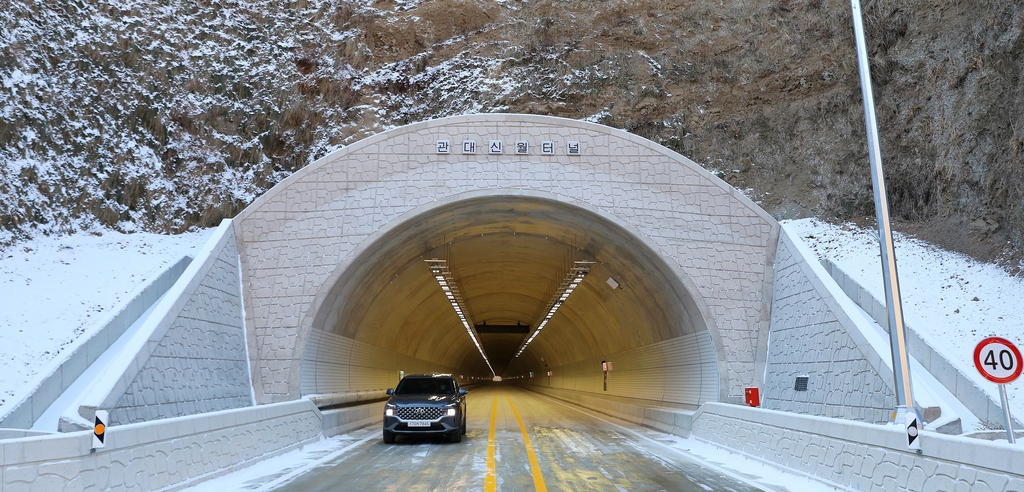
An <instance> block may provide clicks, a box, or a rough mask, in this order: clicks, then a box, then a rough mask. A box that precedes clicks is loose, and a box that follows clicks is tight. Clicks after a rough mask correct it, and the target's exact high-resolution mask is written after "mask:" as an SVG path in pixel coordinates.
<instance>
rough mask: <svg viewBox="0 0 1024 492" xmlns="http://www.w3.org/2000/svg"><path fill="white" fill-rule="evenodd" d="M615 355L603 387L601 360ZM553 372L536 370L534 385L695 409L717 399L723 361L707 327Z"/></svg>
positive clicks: (559, 367)
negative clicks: (703, 329)
mask: <svg viewBox="0 0 1024 492" xmlns="http://www.w3.org/2000/svg"><path fill="white" fill-rule="evenodd" d="M603 360H605V361H610V362H611V364H612V366H611V367H612V370H611V371H609V372H608V389H607V391H606V390H605V389H604V373H603V371H602V370H601V362H602V361H603ZM550 370H551V373H552V374H551V378H550V379H549V378H548V377H547V374H545V373H534V377H533V378H529V379H527V380H526V384H527V385H528V387H529V388H530V389H534V390H536V391H542V390H544V389H547V388H559V389H565V390H571V391H577V392H583V393H589V394H592V395H594V396H598V397H621V398H629V399H636V400H640V401H638V402H636V403H638V404H641V405H645V406H655V407H657V406H671V407H679V408H686V409H689V410H696V409H697V407H699V406H700V405H701V404H703V403H704V402H708V401H717V400H718V384H717V382H718V364H717V360H716V359H715V349H714V345H713V344H712V341H711V337H710V336H709V335H708V334H707V332H703V333H694V334H692V335H685V336H682V337H678V338H673V339H670V340H665V341H664V342H659V343H656V344H653V345H649V346H646V347H642V348H639V349H634V350H629V351H625V352H619V353H616V354H608V356H607V357H605V358H603V359H601V358H598V359H593V360H585V361H580V362H576V363H573V364H568V365H564V366H558V367H552V368H550Z"/></svg>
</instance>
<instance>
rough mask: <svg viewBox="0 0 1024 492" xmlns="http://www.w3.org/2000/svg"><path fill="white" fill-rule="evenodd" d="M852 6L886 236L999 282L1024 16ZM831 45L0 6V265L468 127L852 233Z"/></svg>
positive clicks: (739, 32)
mask: <svg viewBox="0 0 1024 492" xmlns="http://www.w3.org/2000/svg"><path fill="white" fill-rule="evenodd" d="M862 3H864V12H865V24H866V28H867V36H868V44H869V49H870V50H871V52H872V53H871V57H872V58H871V59H872V60H873V62H872V63H873V64H874V65H875V67H874V74H875V83H876V86H877V87H876V88H877V93H876V94H877V97H878V105H879V108H878V114H879V115H880V120H881V124H882V125H883V126H884V127H885V128H886V129H885V130H884V131H882V133H881V134H882V137H883V142H882V143H883V149H884V153H885V158H886V164H887V165H888V169H889V171H890V178H889V179H890V180H891V181H890V189H891V190H892V193H891V203H892V206H893V213H894V214H897V215H898V216H900V217H902V218H904V219H905V220H911V221H915V222H923V223H925V225H926V227H923V228H921V229H919V232H921V233H922V234H925V235H926V236H927V237H929V238H930V239H931V240H932V241H933V242H937V243H940V244H945V245H946V246H948V247H950V248H952V249H956V250H960V251H969V252H971V253H972V254H974V255H975V256H977V257H986V258H989V257H997V256H1004V257H1006V256H1009V257H1010V258H1008V259H1009V260H1013V261H1017V260H1019V259H1020V252H1021V251H1024V234H1022V232H1021V231H1022V230H1024V167H1021V166H1019V165H1017V164H1018V163H1019V162H1020V156H1021V152H1022V151H1024V143H1022V142H1024V126H1021V125H1018V124H1016V122H1017V121H1020V120H1021V119H1022V118H1024V104H1020V103H1021V100H1022V99H1021V98H1022V97H1024V81H1022V79H1021V77H1020V76H1019V74H1020V73H1021V68H1022V66H1024V59H1021V57H1019V56H1016V54H1019V53H1020V52H1021V50H1022V49H1024V35H1022V32H1024V31H1022V30H1021V28H1020V26H1021V25H1024V24H1022V22H1024V6H1022V5H1021V4H1020V2H973V3H972V4H971V5H970V6H969V7H965V8H958V9H956V13H955V14H953V13H952V12H953V11H951V10H949V8H948V5H946V3H944V2H931V1H928V0H909V1H900V2H895V1H894V0H880V1H872V2H862ZM851 25H852V21H851V17H850V4H849V2H847V1H844V0H780V1H777V2H776V1H773V2H760V1H753V0H739V1H734V2H670V1H665V0H600V1H591V0H528V1H527V0H332V1H327V0H297V1H290V2H280V1H271V0H247V1H238V0H215V1H212V2H193V1H185V0H167V1H160V2H153V1H148V0H96V1H89V2H68V1H66V0H39V1H27V0H11V1H9V2H5V4H4V6H3V8H0V248H3V247H5V246H7V245H10V244H12V243H13V242H16V241H18V240H20V239H24V238H27V237H36V236H39V235H42V234H52V233H65V232H71V231H75V230H82V229H86V228H88V227H89V226H90V225H91V224H94V223H98V224H100V225H102V226H104V227H108V228H114V229H117V230H121V231H126V232H130V231H148V232H181V231H185V230H189V229H190V228H192V227H196V226H198V227H209V226H213V225H216V224H218V223H219V222H220V220H221V219H222V218H224V217H230V216H233V215H234V214H235V213H237V212H238V211H239V210H241V209H242V208H243V207H244V206H245V205H247V204H248V203H250V202H251V201H252V200H253V199H254V198H255V197H256V196H259V195H260V194H261V193H262V192H264V191H266V190H267V189H269V188H270V187H271V186H273V185H274V184H275V183H277V182H279V181H280V180H281V179H283V178H284V177H285V176H288V175H289V174H291V173H292V172H294V171H295V170H296V169H299V168H301V167H302V166H305V165H306V164H308V163H310V162H312V161H314V160H315V159H317V158H319V157H322V156H324V155H325V154H327V153H328V152H330V151H331V150H333V149H336V148H338V147H339V146H342V145H346V144H348V143H351V142H354V141H356V140H358V139H360V138H363V137H366V136H369V135H372V134H375V133H379V132H381V131H383V130H386V129H389V128H393V127H395V126H400V125H404V124H407V123H411V122H415V121H421V120H426V119H430V118H437V117H443V116H450V115H455V114H465V113H476V112H517V113H532V114H546V115H553V116H562V117H567V118H574V119H588V120H590V121H595V122H598V123H602V124H606V125H609V126H613V127H616V128H621V129H625V130H627V131H630V132H632V133H635V134H637V135H640V136H642V137H645V138H649V139H651V140H653V141H656V142H658V143H661V144H663V145H665V146H667V147H669V148H671V149H673V150H676V151H678V152H680V153H681V154H683V155H685V156H687V157H689V158H691V159H693V160H694V161H696V162H698V163H700V164H701V165H703V166H705V167H706V168H708V169H709V170H711V171H713V172H715V173H717V174H718V175H719V176H721V177H722V178H723V179H725V180H726V181H728V182H729V183H730V184H732V185H734V186H736V187H737V188H739V189H742V190H746V192H747V193H748V194H750V195H751V196H753V197H754V198H755V199H756V200H758V202H759V203H760V204H761V205H762V206H764V208H765V209H766V210H768V211H769V212H770V213H772V215H773V216H775V217H777V218H797V217H806V216H811V215H819V216H828V217H860V216H871V215H872V204H873V202H872V195H871V187H870V177H869V174H868V166H867V165H866V161H867V158H866V150H865V148H866V147H865V145H864V137H863V132H864V126H863V124H862V120H861V117H862V114H863V112H862V108H861V106H860V104H861V99H860V88H859V84H858V78H857V73H856V62H855V57H854V53H853V44H852V29H851ZM951 226H953V227H958V228H960V229H963V228H967V229H968V230H969V231H970V234H968V235H960V236H952V235H949V234H945V233H944V232H945V231H947V230H948V228H949V227H951ZM961 226H962V227H961ZM946 242H948V243H949V244H947V243H946ZM1007 245H1009V249H1007V250H1006V251H1004V246H1007Z"/></svg>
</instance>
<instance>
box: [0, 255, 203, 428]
mask: <svg viewBox="0 0 1024 492" xmlns="http://www.w3.org/2000/svg"><path fill="white" fill-rule="evenodd" d="M191 262H192V258H190V257H187V256H186V257H184V258H182V259H180V260H178V261H177V262H176V263H175V264H174V265H171V267H170V268H168V269H167V270H164V271H163V273H161V274H160V275H159V276H157V278H156V279H154V280H153V281H152V282H150V283H149V285H147V286H146V287H145V288H143V289H142V291H141V292H139V294H138V295H136V296H135V297H134V298H132V299H131V300H130V301H128V302H127V303H125V304H124V305H123V306H122V307H121V309H120V310H119V311H117V314H115V315H114V316H113V317H112V318H110V320H109V321H107V322H106V323H105V324H104V325H103V327H102V328H100V329H99V330H98V331H96V333H94V334H93V335H92V336H90V337H89V338H88V339H82V340H79V341H77V342H76V343H75V344H74V346H72V347H71V355H69V356H67V358H65V359H64V361H63V362H61V363H60V364H59V365H58V366H56V367H55V368H54V370H53V371H51V372H50V374H49V375H48V376H46V377H45V378H44V379H43V380H42V382H41V383H39V385H38V386H37V387H36V388H34V389H33V390H31V393H30V394H29V395H28V397H27V398H25V399H24V400H23V401H22V402H21V403H20V404H18V406H16V407H14V408H13V409H12V410H11V411H10V412H8V413H7V414H6V415H4V416H2V417H0V427H5V428H17V429H28V428H31V427H32V425H33V424H34V423H35V421H36V420H38V419H39V417H40V416H41V415H42V414H43V412H45V411H46V410H47V409H48V408H49V407H50V405H52V404H53V402H54V401H56V400H57V398H58V397H59V396H60V395H61V394H62V393H63V392H64V391H65V390H67V389H68V387H70V386H71V384H72V383H74V382H75V380H76V379H78V377H79V376H81V375H82V373H83V372H85V370H86V368H88V367H89V365H90V364H92V363H93V362H95V361H96V359H97V358H99V356H100V355H102V354H103V352H104V351H106V350H107V348H109V347H110V344H112V343H114V341H115V340H117V338H118V337H120V336H121V335H122V334H124V332H125V330H127V329H128V328H129V327H130V326H131V325H132V324H133V323H135V321H136V320H137V319H139V316H141V315H142V314H143V313H145V312H146V310H148V309H149V308H150V306H152V305H153V303H154V302H156V301H157V300H158V299H160V296H162V295H164V293H165V292H167V290H168V289H170V288H171V286H172V285H174V283H175V282H176V281H177V280H178V278H179V277H181V274H182V273H183V272H184V271H185V269H186V268H187V267H188V265H189V263H191Z"/></svg>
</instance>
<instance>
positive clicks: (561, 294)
mask: <svg viewBox="0 0 1024 492" xmlns="http://www.w3.org/2000/svg"><path fill="white" fill-rule="evenodd" d="M593 265H594V262H592V261H576V262H573V267H572V268H571V269H570V270H569V271H568V272H567V273H566V274H565V278H564V279H562V283H561V284H559V285H558V289H556V290H555V295H554V296H552V297H551V301H550V302H548V305H547V309H545V310H544V312H545V313H547V314H545V315H544V319H542V320H541V321H540V323H538V324H537V329H536V330H533V334H532V335H530V338H527V339H526V341H525V342H523V346H522V347H519V351H518V352H516V357H519V355H520V354H522V353H523V351H524V350H526V347H527V345H530V342H532V341H533V339H534V338H537V335H540V331H541V330H543V329H544V327H545V326H547V324H548V321H551V317H552V316H554V315H555V311H558V308H560V307H562V303H564V302H565V300H566V299H568V298H569V294H572V292H573V291H574V290H576V287H579V285H580V282H583V277H586V276H587V274H588V273H590V267H591V266H593Z"/></svg>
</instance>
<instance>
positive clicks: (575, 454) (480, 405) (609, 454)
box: [273, 384, 761, 492]
mask: <svg viewBox="0 0 1024 492" xmlns="http://www.w3.org/2000/svg"><path fill="white" fill-rule="evenodd" d="M468 404H469V408H468V418H469V421H468V427H469V428H468V431H467V435H466V439H464V440H463V441H462V442H461V443H448V442H445V439H443V438H433V437H430V438H428V437H424V438H409V437H402V438H399V440H398V442H397V443H396V444H384V443H383V441H382V440H380V439H379V438H378V439H366V438H368V437H372V436H373V435H374V434H376V435H378V437H379V434H380V432H381V431H380V428H379V426H374V427H372V428H367V429H363V430H361V431H358V432H357V433H353V434H356V435H354V436H353V437H355V438H356V439H357V440H360V441H362V442H361V443H357V445H355V446H354V447H353V448H352V449H351V450H350V451H349V452H346V453H344V454H342V455H340V456H338V457H336V458H334V459H332V460H329V461H327V462H324V463H323V464H321V465H320V466H318V467H315V468H312V469H310V470H309V471H308V472H307V473H304V474H302V475H300V476H298V477H296V478H295V479H293V480H290V481H288V482H286V483H283V484H281V485H280V486H279V487H278V488H276V489H273V490H281V491H285V490H297V491H302V492H315V491H325V490H355V491H363V490H366V491H368V490H391V491H406V490H410V491H433V490H485V491H491V490H497V491H513V490H515V491H520V490H524V491H528V490H549V489H550V490H566V491H576V490H620V491H634V490H678V491H689V490H693V491H701V492H704V491H707V490H733V491H745V490H761V489H760V488H759V487H758V486H756V485H755V484H753V483H752V482H749V481H746V480H745V479H743V478H741V477H738V476H735V475H731V474H729V473H728V472H723V471H722V470H719V469H714V468H708V467H705V466H703V465H702V464H700V463H698V462H697V461H693V460H691V459H689V458H688V457H687V456H686V455H684V454H682V453H681V452H679V451H676V450H674V449H672V448H669V447H667V446H663V445H661V444H659V443H658V442H657V441H656V440H654V439H651V438H649V437H646V436H644V435H643V434H641V433H639V432H636V431H634V430H632V429H631V428H630V427H633V428H634V429H639V428H636V427H635V426H631V425H630V424H624V423H616V422H613V421H612V420H613V419H610V418H607V417H604V416H599V415H596V414H592V413H591V412H587V411H583V410H578V409H576V408H575V407H572V406H570V405H567V404H564V403H562V402H559V401H557V400H554V399H551V398H548V397H545V396H541V395H538V394H536V393H533V392H530V391H526V390H522V389H519V388H517V387H514V386H509V385H497V384H495V385H489V386H484V387H481V388H477V389H474V390H472V391H471V392H470V395H469V400H468Z"/></svg>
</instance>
